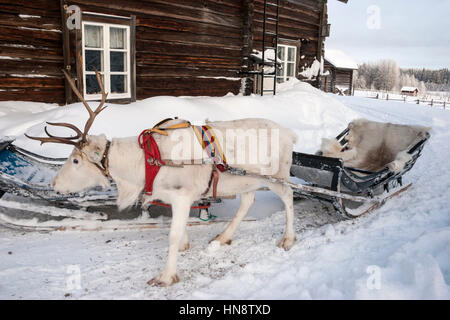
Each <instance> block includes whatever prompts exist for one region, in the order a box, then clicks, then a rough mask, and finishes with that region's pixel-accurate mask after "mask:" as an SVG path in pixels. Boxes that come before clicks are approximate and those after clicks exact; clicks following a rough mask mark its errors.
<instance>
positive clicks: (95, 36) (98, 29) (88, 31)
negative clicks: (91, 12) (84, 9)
mask: <svg viewBox="0 0 450 320" xmlns="http://www.w3.org/2000/svg"><path fill="white" fill-rule="evenodd" d="M84 39H85V40H84V41H85V42H84V45H85V46H86V47H88V48H102V47H103V27H102V26H90V25H86V26H85V27H84Z"/></svg>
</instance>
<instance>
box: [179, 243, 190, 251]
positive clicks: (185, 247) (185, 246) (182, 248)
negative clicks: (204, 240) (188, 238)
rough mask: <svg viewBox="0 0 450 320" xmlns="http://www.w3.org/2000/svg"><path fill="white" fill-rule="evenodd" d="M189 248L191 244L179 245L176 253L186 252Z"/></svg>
mask: <svg viewBox="0 0 450 320" xmlns="http://www.w3.org/2000/svg"><path fill="white" fill-rule="evenodd" d="M190 248H191V244H190V243H189V242H188V243H183V244H182V245H180V247H179V248H178V252H183V251H187V250H189V249H190Z"/></svg>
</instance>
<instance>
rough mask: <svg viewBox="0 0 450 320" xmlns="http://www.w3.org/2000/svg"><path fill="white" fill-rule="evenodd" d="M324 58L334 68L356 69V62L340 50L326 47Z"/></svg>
mask: <svg viewBox="0 0 450 320" xmlns="http://www.w3.org/2000/svg"><path fill="white" fill-rule="evenodd" d="M325 59H326V60H327V61H328V62H329V63H331V64H332V65H333V66H335V67H336V68H342V69H354V70H356V69H358V64H357V63H356V62H355V61H354V60H353V59H352V58H351V57H350V56H348V55H347V54H346V53H344V52H342V51H340V50H335V49H326V50H325Z"/></svg>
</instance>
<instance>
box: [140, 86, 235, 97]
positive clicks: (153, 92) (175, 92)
mask: <svg viewBox="0 0 450 320" xmlns="http://www.w3.org/2000/svg"><path fill="white" fill-rule="evenodd" d="M229 92H232V93H233V94H238V93H239V88H219V89H217V88H200V89H197V88H195V89H192V88H189V89H153V88H140V87H138V88H137V98H138V99H140V100H141V99H146V98H149V97H155V96H212V97H214V96H216V97H221V96H224V95H226V94H228V93H229Z"/></svg>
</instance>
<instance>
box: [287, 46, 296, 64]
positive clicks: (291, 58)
mask: <svg viewBox="0 0 450 320" xmlns="http://www.w3.org/2000/svg"><path fill="white" fill-rule="evenodd" d="M288 61H293V62H294V61H295V48H288Z"/></svg>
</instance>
